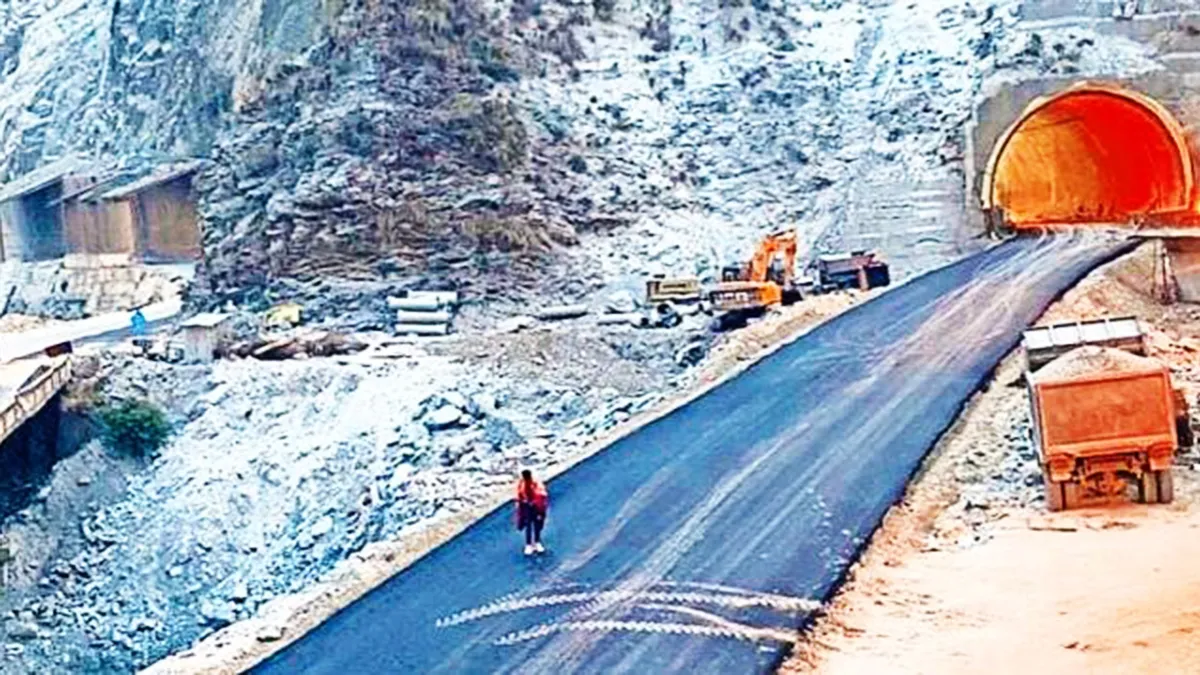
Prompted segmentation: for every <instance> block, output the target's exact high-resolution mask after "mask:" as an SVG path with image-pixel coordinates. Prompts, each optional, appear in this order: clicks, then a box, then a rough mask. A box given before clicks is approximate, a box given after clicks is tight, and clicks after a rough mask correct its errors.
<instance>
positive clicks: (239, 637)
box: [142, 292, 867, 675]
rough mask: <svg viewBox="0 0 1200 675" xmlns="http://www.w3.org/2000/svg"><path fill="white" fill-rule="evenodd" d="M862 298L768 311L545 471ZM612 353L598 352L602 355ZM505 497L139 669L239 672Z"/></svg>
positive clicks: (485, 360) (550, 346) (512, 344)
mask: <svg viewBox="0 0 1200 675" xmlns="http://www.w3.org/2000/svg"><path fill="white" fill-rule="evenodd" d="M865 297H867V295H866V294H861V293H857V292H849V293H838V294H833V295H828V296H815V297H812V298H809V299H808V300H806V301H805V302H804V303H802V304H800V305H796V306H793V307H789V308H784V309H781V310H780V311H778V312H775V313H772V314H770V315H768V316H766V317H764V318H763V319H762V320H760V321H757V322H754V323H752V324H751V325H750V326H748V327H747V328H745V329H743V330H740V331H736V332H733V333H729V334H726V335H723V336H721V337H720V338H719V339H718V340H717V341H716V345H715V346H714V347H713V350H712V351H711V352H710V354H709V356H708V358H706V359H705V361H704V363H703V364H702V365H701V366H700V367H699V368H696V369H693V370H692V371H689V375H688V376H687V378H686V381H685V382H680V389H679V394H678V395H677V396H673V397H671V398H669V399H667V400H664V401H663V402H662V403H661V404H660V405H658V406H656V407H654V408H653V409H650V410H647V411H645V412H644V413H642V414H639V415H635V416H633V417H631V418H630V419H628V420H627V421H626V422H624V423H622V424H620V425H619V426H617V427H615V428H613V429H611V430H609V431H608V432H607V433H604V434H602V435H600V436H598V437H596V438H595V439H593V441H592V443H590V444H589V445H588V446H587V447H585V448H582V449H581V450H580V451H579V452H573V453H571V454H570V455H569V456H564V457H562V458H560V461H559V462H558V463H556V464H555V465H552V467H551V468H550V469H549V470H548V472H547V474H548V475H551V476H552V475H555V474H557V473H561V472H562V471H565V470H566V469H567V468H569V467H570V466H572V465H573V464H574V463H576V462H578V461H580V460H582V459H584V458H585V457H587V456H589V455H591V454H593V453H595V452H597V451H599V450H600V449H602V448H604V447H606V446H607V445H609V444H611V443H612V442H614V441H615V440H616V439H618V438H620V437H622V436H624V435H625V434H628V433H630V432H631V431H633V430H634V429H636V428H638V427H640V426H643V425H645V424H646V423H648V422H649V421H651V420H653V419H656V418H658V417H661V416H663V415H665V414H667V413H668V412H669V411H670V410H673V409H675V408H677V407H679V406H681V405H683V404H684V403H686V402H687V401H688V400H691V399H693V398H695V397H697V396H700V395H701V394H703V393H704V392H705V391H707V390H709V389H711V388H712V387H714V386H716V385H717V384H719V383H720V382H722V381H724V380H725V379H727V378H729V377H732V376H733V375H735V374H736V373H737V372H740V370H742V369H744V368H746V367H749V366H750V365H751V364H752V363H754V362H755V361H757V360H758V359H760V358H762V357H763V356H765V355H766V354H768V353H770V352H771V351H773V350H775V349H778V348H779V347H780V346H782V345H783V344H786V343H787V342H789V341H791V340H794V339H796V338H797V337H799V336H800V335H802V334H803V333H804V332H805V331H806V330H809V329H811V328H812V327H814V326H815V325H817V324H819V323H820V322H822V321H824V320H825V319H828V318H830V317H832V316H834V315H836V314H839V313H841V312H843V311H845V310H847V309H849V308H850V307H852V306H854V305H855V304H857V303H858V302H860V301H861V300H862V299H864V298H865ZM560 337H561V336H560ZM599 339H601V338H595V337H579V336H577V335H575V336H570V337H569V338H568V339H567V341H566V343H565V344H566V347H564V346H563V344H559V342H560V341H559V340H554V339H553V337H552V336H551V334H550V333H547V332H545V331H535V332H533V333H530V334H521V335H520V336H509V337H506V338H504V339H502V340H499V341H496V342H494V343H493V348H492V349H489V350H484V349H483V343H479V342H476V341H468V342H466V343H464V345H461V346H457V347H455V348H454V351H455V352H456V353H457V354H458V355H459V356H462V357H467V358H470V359H473V361H474V364H473V365H475V366H476V367H481V368H489V369H490V368H495V367H497V366H498V365H499V364H500V363H502V362H504V361H508V360H509V359H510V358H511V357H513V355H514V354H518V353H519V354H521V355H522V356H526V357H527V356H528V355H529V354H537V355H539V356H540V357H541V358H543V359H544V360H545V362H546V363H547V364H548V365H550V364H557V363H560V362H561V363H562V364H563V365H564V366H565V367H570V366H569V365H568V364H570V363H571V359H570V353H569V352H570V347H571V346H577V345H579V344H584V343H587V344H589V345H591V346H593V347H594V346H595V345H594V343H595V342H596V340H599ZM564 350H565V351H564ZM606 351H607V350H603V349H602V350H599V352H600V353H603V352H606ZM560 352H561V353H560ZM595 354H597V350H594V349H593V350H592V351H591V352H588V353H587V356H586V357H585V358H597V357H596V356H595ZM580 356H584V355H583V354H581V355H580ZM558 357H562V360H561V361H558V360H556V359H557V358H558ZM622 375H626V376H629V377H636V376H637V373H636V371H634V370H630V371H629V372H627V373H622ZM508 498H509V491H508V487H507V484H505V485H504V486H502V487H500V488H497V489H496V490H494V491H493V493H492V497H491V498H489V499H482V500H479V501H477V502H476V503H475V505H474V506H473V507H472V508H470V509H466V510H462V511H459V512H456V513H454V514H452V515H447V516H435V517H434V518H432V519H430V520H429V521H427V522H426V523H424V524H423V525H421V526H419V527H418V528H415V529H414V530H412V531H410V532H407V533H405V535H404V536H402V537H400V538H399V539H396V540H393V541H384V542H379V543H375V544H370V545H368V546H367V547H365V548H364V549H363V550H362V551H360V552H358V553H355V554H353V555H352V556H351V557H350V558H349V559H348V560H346V561H344V562H342V563H340V564H339V565H338V566H337V567H336V568H335V569H334V570H333V571H332V572H331V573H329V574H328V575H326V576H325V577H324V579H323V580H322V581H321V583H318V584H315V585H313V586H311V587H309V588H307V589H305V590H304V591H302V592H300V593H297V594H293V595H288V596H283V597H280V598H277V599H275V600H273V601H271V602H268V603H266V604H265V605H264V606H263V607H262V608H261V609H260V610H259V611H258V613H257V614H256V615H255V616H254V617H253V618H251V619H248V620H246V621H241V622H239V623H236V624H234V625H232V626H230V627H228V628H226V629H224V630H222V631H220V632H218V633H216V634H214V635H212V636H211V637H209V638H207V639H205V640H203V641H201V642H200V643H199V644H197V645H196V646H195V647H193V648H192V649H188V650H186V651H184V652H181V653H179V654H176V655H175V656H172V657H170V658H168V659H164V660H162V661H159V662H158V663H156V664H154V665H153V666H151V667H150V668H147V669H146V670H144V671H142V672H143V673H145V674H147V675H174V674H177V673H178V674H182V673H189V674H191V673H237V672H242V671H243V670H245V669H247V668H249V667H251V666H252V665H253V664H255V663H257V662H259V661H260V660H262V659H264V658H266V657H267V656H269V655H270V654H272V653H274V652H276V651H278V650H279V649H281V648H282V647H283V646H285V645H286V644H288V643H289V642H291V641H293V640H295V639H297V638H299V637H300V636H301V635H303V634H304V633H305V632H307V631H308V630H311V629H312V628H313V627H315V626H317V625H318V624H320V623H321V622H322V621H323V620H325V619H326V618H328V617H329V616H331V615H332V614H333V613H334V612H336V611H337V610H338V609H339V608H341V607H344V606H345V605H347V604H349V603H350V602H353V601H354V600H355V599H356V598H358V597H361V596H362V595H364V594H365V593H367V592H368V591H370V590H371V589H372V588H374V587H376V586H378V585H379V584H381V583H383V582H384V581H386V580H387V579H388V578H389V577H391V576H392V575H394V574H396V573H397V572H399V571H400V570H402V569H404V568H405V567H407V566H408V565H409V564H411V563H412V562H413V561H415V560H417V559H418V558H420V557H421V556H422V555H424V554H425V553H427V552H428V551H430V550H432V549H433V548H434V547H436V546H438V545H439V544H441V543H442V542H444V541H446V540H448V539H450V538H451V537H453V536H454V535H455V534H457V533H458V532H460V531H461V530H463V529H465V528H466V527H468V526H470V524H471V523H473V522H474V521H475V520H477V519H478V518H480V517H482V516H483V515H485V514H486V513H488V512H489V511H491V510H492V509H494V508H496V507H497V506H498V505H500V504H503V503H504V502H505V501H507V500H508Z"/></svg>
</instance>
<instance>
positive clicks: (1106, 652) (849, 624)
mask: <svg viewBox="0 0 1200 675" xmlns="http://www.w3.org/2000/svg"><path fill="white" fill-rule="evenodd" d="M1154 259H1155V251H1154V250H1153V247H1152V246H1143V247H1142V248H1141V249H1139V250H1138V251H1136V252H1134V253H1132V254H1130V255H1128V256H1126V257H1124V258H1122V259H1120V260H1117V261H1114V262H1113V263H1110V264H1109V265H1106V266H1104V267H1102V268H1100V269H1098V270H1096V271H1095V272H1093V273H1092V274H1091V275H1090V276H1089V277H1087V278H1086V279H1085V280H1084V281H1082V282H1081V283H1080V284H1079V285H1078V286H1077V287H1076V288H1075V289H1073V290H1072V291H1070V292H1069V293H1067V294H1066V296H1065V297H1064V298H1063V299H1062V300H1061V301H1060V302H1058V303H1056V304H1055V305H1054V306H1053V307H1051V308H1050V309H1049V310H1048V311H1047V313H1046V314H1045V315H1044V317H1043V319H1042V322H1054V321H1059V320H1064V319H1068V318H1076V317H1078V318H1088V317H1093V316H1101V315H1105V314H1108V315H1121V314H1129V313H1133V314H1136V315H1138V316H1139V317H1140V318H1142V319H1143V320H1144V321H1145V322H1146V323H1147V324H1148V328H1149V331H1150V343H1151V351H1152V354H1153V355H1155V356H1157V357H1158V358H1161V359H1163V360H1164V361H1166V362H1167V363H1168V364H1169V365H1170V366H1171V367H1172V369H1173V371H1174V377H1175V383H1176V385H1177V386H1180V385H1182V386H1183V387H1184V388H1185V391H1187V395H1188V400H1189V401H1191V402H1192V404H1193V410H1192V414H1193V419H1196V412H1197V411H1196V409H1195V401H1196V391H1197V383H1198V382H1200V359H1197V353H1198V352H1197V345H1196V344H1195V340H1194V339H1193V338H1191V337H1188V336H1190V335H1194V334H1195V331H1196V328H1197V327H1200V312H1197V311H1196V310H1195V309H1194V308H1190V307H1187V306H1183V305H1176V306H1170V307H1164V306H1161V305H1158V304H1157V303H1156V302H1155V300H1154V298H1153V288H1152V285H1151V282H1152V279H1153V278H1154V277H1153V271H1154ZM1022 359H1023V355H1022V354H1020V353H1019V352H1018V353H1014V354H1012V355H1010V356H1009V357H1008V358H1007V359H1006V360H1005V362H1004V363H1003V364H1002V366H1001V367H1000V368H999V370H998V371H997V374H996V377H995V378H994V380H993V382H992V383H991V385H990V386H989V387H988V388H987V389H986V390H985V391H982V392H980V393H979V394H977V395H976V397H975V398H974V399H973V400H972V402H971V403H970V405H969V406H968V408H967V409H966V410H965V411H964V413H963V415H962V416H961V418H960V419H959V421H958V422H957V423H956V425H955V426H954V428H953V429H952V431H951V432H950V433H948V434H947V435H946V436H945V437H944V439H943V440H942V442H941V443H939V445H938V446H937V448H936V449H935V451H934V452H933V453H932V454H931V455H930V457H929V459H928V460H927V461H926V464H925V466H924V468H923V470H922V472H921V474H920V475H919V477H918V478H917V479H916V480H915V481H914V482H913V483H912V484H911V485H910V488H909V490H908V492H907V494H906V496H905V497H904V499H903V501H902V502H901V503H900V504H898V505H897V506H896V507H894V508H893V509H892V511H891V513H890V514H889V515H888V517H887V518H886V519H885V521H884V523H883V525H882V527H881V528H880V529H879V530H878V531H877V532H876V534H875V536H874V537H873V538H872V541H871V544H870V546H869V548H868V549H867V551H866V552H865V553H864V555H863V557H862V559H861V561H860V562H859V563H858V564H857V565H856V566H855V567H854V569H853V571H852V573H851V575H850V577H849V579H848V581H847V583H846V585H845V586H844V587H843V589H842V591H841V592H840V593H839V594H838V596H837V597H836V598H835V599H834V601H833V602H832V603H831V605H830V606H829V607H828V608H827V610H826V612H825V613H824V615H823V616H822V617H821V618H819V619H818V620H817V621H816V623H815V626H814V627H813V628H812V629H811V631H809V632H808V633H807V634H805V635H804V636H802V639H801V641H800V642H799V644H798V645H797V648H796V650H795V654H794V656H793V658H792V659H791V660H790V661H789V662H788V663H786V664H785V665H784V666H783V668H782V670H781V672H783V673H810V672H811V673H862V672H889V673H924V674H937V673H947V674H949V673H962V672H972V673H993V672H994V673H1010V672H1020V671H1022V670H1024V671H1026V672H1122V673H1141V672H1146V673H1150V672H1168V671H1169V672H1194V671H1197V670H1198V669H1200V642H1197V641H1196V639H1195V632H1196V631H1198V630H1200V613H1197V612H1196V611H1195V610H1194V608H1195V606H1196V604H1195V603H1196V600H1197V599H1200V596H1197V591H1196V589H1197V588H1200V570H1197V569H1196V567H1195V565H1194V564H1193V563H1194V560H1195V555H1196V554H1197V553H1198V552H1200V548H1198V546H1200V544H1197V539H1196V537H1195V534H1194V530H1195V529H1196V528H1200V508H1197V503H1198V502H1200V471H1198V469H1200V455H1197V453H1196V451H1195V449H1187V450H1186V451H1184V452H1182V453H1181V454H1180V456H1179V458H1178V465H1177V468H1176V486H1177V487H1176V502H1175V503H1174V504H1172V505H1170V506H1145V505H1137V504H1129V505H1120V506H1117V507H1113V508H1109V509H1096V510H1081V511H1072V512H1067V513H1059V514H1050V513H1048V512H1046V510H1045V506H1044V501H1043V498H1042V496H1041V491H1042V487H1041V478H1040V472H1039V471H1038V467H1037V462H1036V455H1035V453H1034V451H1033V448H1032V446H1031V441H1030V437H1029V413H1028V402H1027V398H1026V394H1025V391H1024V389H1023V387H1022V386H1020V380H1019V377H1020V374H1021V369H1022Z"/></svg>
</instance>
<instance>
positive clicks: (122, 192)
mask: <svg viewBox="0 0 1200 675" xmlns="http://www.w3.org/2000/svg"><path fill="white" fill-rule="evenodd" d="M203 166H204V162H202V161H200V160H193V161H190V162H183V163H180V164H169V165H167V166H161V167H159V168H157V169H155V170H154V171H153V172H152V173H151V174H150V175H148V176H144V177H142V178H140V179H138V180H135V181H133V182H132V183H129V184H128V185H122V186H121V187H118V188H114V189H112V190H109V191H108V192H105V193H104V194H102V195H100V198H101V199H109V200H117V199H128V198H130V197H132V196H134V195H136V194H137V193H139V192H144V191H146V190H149V189H151V188H155V187H158V186H159V185H163V184H164V183H170V182H171V181H173V180H176V179H178V178H183V177H184V176H188V175H191V174H193V173H196V172H197V171H199V170H200V169H201V168H203Z"/></svg>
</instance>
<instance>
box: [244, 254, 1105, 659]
mask: <svg viewBox="0 0 1200 675" xmlns="http://www.w3.org/2000/svg"><path fill="white" fill-rule="evenodd" d="M1125 248H1126V247H1125V246H1124V245H1121V244H1115V243H1113V242H1112V241H1111V240H1107V241H1105V240H1099V239H1094V238H1086V237H1083V236H1081V235H1080V236H1074V237H1069V238H1052V239H1043V240H1028V239H1027V240H1019V241H1011V242H1008V243H1006V244H1004V245H1002V246H999V247H997V248H994V249H991V250H989V251H987V252H984V253H982V254H979V255H976V256H974V257H972V258H969V259H967V260H964V261H962V262H960V263H957V264H955V265H952V266H950V267H947V268H944V269H941V270H938V271H936V272H933V273H930V274H928V275H925V276H923V277H921V278H918V279H915V280H913V281H912V282H910V283H908V284H906V285H904V286H901V287H898V288H896V289H893V290H892V291H891V292H889V293H886V294H884V295H883V296H880V297H879V298H877V299H875V300H873V301H871V302H869V303H866V304H864V305H861V306H859V307H857V308H855V309H853V310H851V311H849V312H847V313H846V314H844V315H842V316H840V317H838V318H836V319H834V320H832V321H830V322H828V323H826V324H824V325H822V326H820V327H819V328H817V329H815V330H813V331H812V332H811V333H809V334H808V335H806V336H804V337H803V338H801V339H800V340H798V341H796V342H794V343H792V344H790V345H788V346H786V347H784V348H782V349H780V350H779V351H777V352H775V353H774V354H772V355H771V356H769V357H767V358H765V359H763V360H762V361H760V362H759V363H758V364H756V365H754V366H753V367H751V368H750V369H749V370H747V371H746V372H745V373H743V374H742V375H740V376H739V377H736V378H734V379H733V380H731V381H729V382H726V383H725V384H723V385H721V386H719V387H717V388H715V389H714V390H712V391H711V392H709V393H708V394H706V395H704V396H702V397H700V398H699V399H697V400H695V401H693V402H691V403H689V404H687V405H685V406H683V407H682V408H680V409H678V410H676V411H674V412H673V413H671V414H670V415H667V416H666V417H663V418H662V419H659V420H657V421H655V422H653V423H651V424H649V425H647V426H646V427H644V428H642V429H640V430H638V431H637V432H635V433H633V434H631V435H629V436H628V437H626V438H624V439H622V440H620V441H618V442H616V443H615V444H614V445H612V446H611V447H609V448H608V449H606V450H604V451H603V452H600V453H598V454H597V455H595V456H593V457H591V458H590V459H588V460H586V461H584V462H583V463H581V464H579V465H578V466H576V467H574V468H573V469H571V470H570V471H568V472H566V473H565V474H563V475H561V476H559V477H558V478H557V479H555V480H554V481H552V482H551V484H550V486H549V487H550V493H551V509H550V517H549V520H548V523H547V528H546V543H547V545H548V547H549V549H550V550H549V552H548V553H547V554H546V555H544V556H541V557H536V558H525V557H523V556H522V553H521V541H520V538H519V536H518V533H517V532H516V531H515V527H514V521H513V516H512V513H511V509H508V508H504V509H500V510H499V511H496V512H493V513H492V514H490V515H489V516H487V517H486V518H484V519H483V520H481V521H480V522H478V523H477V524H475V525H474V526H473V527H471V528H470V529H468V530H467V531H465V532H463V533H462V534H461V535H459V536H458V537H456V538H454V539H453V540H451V541H450V542H448V543H446V544H445V545H443V546H441V547H440V548H438V549H436V550H434V551H433V552H432V553H430V554H429V555H428V556H426V557H425V558H423V559H422V560H420V561H418V562H417V563H416V564H414V565H413V566H411V567H410V568H408V569H407V570H405V571H404V572H402V573H400V574H399V575H397V576H396V577H394V578H393V579H391V580H390V581H388V582H387V583H385V584H384V585H383V586H381V587H379V588H378V589H376V590H375V591H373V592H371V593H369V594H368V595H366V596H365V597H363V598H362V599H361V600H359V601H358V602H356V603H354V604H352V605H350V606H349V607H347V608H345V609H344V610H342V611H341V612H340V613H338V614H337V615H335V616H334V617H333V618H331V619H330V620H329V621H327V622H326V623H325V624H323V625H321V626H319V627H318V628H317V629H315V630H313V631H312V632H311V633H309V634H308V635H307V636H305V637H303V638H301V639H300V640H299V641H297V642H296V643H295V644H293V645H291V646H290V647H288V648H287V649H285V650H284V651H283V652H281V653H279V654H277V655H276V656H275V657H273V658H271V659H270V660H268V661H266V662H265V663H263V664H261V665H260V666H258V667H257V668H256V669H255V671H254V672H257V673H261V674H263V675H275V674H278V675H295V674H298V673H312V674H322V675H347V674H350V673H381V674H382V673H566V672H586V673H614V672H637V673H677V672H682V673H749V672H761V671H766V670H770V669H771V668H773V667H775V666H776V665H777V664H778V662H779V661H780V659H781V658H782V657H783V656H784V655H785V654H786V652H787V650H788V649H789V647H790V642H791V641H792V640H793V639H794V636H795V630H796V628H797V627H798V626H799V625H801V624H802V623H803V621H804V619H805V616H806V614H807V612H809V611H811V607H812V605H813V603H814V602H818V601H822V600H824V599H826V598H828V597H829V595H830V594H831V593H832V592H833V590H834V589H835V588H836V586H837V584H838V583H840V581H841V579H842V576H843V574H844V573H845V571H846V569H847V567H848V566H849V564H850V562H851V560H852V558H853V557H854V556H855V555H856V554H857V553H858V551H859V550H860V548H861V547H862V545H863V542H864V541H865V540H866V539H867V538H868V537H869V536H870V534H871V533H872V531H873V530H874V529H875V527H876V526H877V525H878V524H879V522H880V520H881V519H882V517H883V515H884V513H885V512H886V511H887V509H888V508H889V507H890V506H891V505H892V504H893V503H895V502H896V501H897V500H898V499H899V498H900V496H901V495H902V494H903V492H904V489H905V486H906V483H907V481H908V479H909V478H910V476H911V475H912V473H913V472H914V471H915V470H916V469H917V467H918V465H919V464H920V462H921V460H922V458H923V457H924V456H925V454H926V453H927V452H928V451H929V449H930V448H931V447H932V446H933V444H934V443H935V442H936V441H937V439H938V437H939V436H940V435H941V434H942V433H943V432H944V431H945V430H946V429H947V427H948V426H949V425H950V424H951V422H952V421H953V420H954V418H955V417H956V415H957V414H958V412H959V411H960V409H961V407H962V405H963V404H964V402H965V401H966V400H967V398H968V397H970V396H971V394H972V393H973V392H974V391H975V390H976V389H977V388H978V387H979V386H980V385H981V383H983V382H984V381H985V380H986V379H987V377H988V376H989V374H990V372H991V371H992V370H993V369H994V368H995V366H996V364H997V363H999V361H1000V359H1001V358H1002V357H1003V356H1004V355H1005V354H1006V353H1007V352H1008V351H1009V350H1011V349H1012V348H1013V347H1014V346H1015V345H1016V343H1017V342H1018V340H1019V338H1020V333H1021V331H1022V330H1023V329H1024V328H1025V327H1026V326H1027V325H1028V324H1029V323H1030V322H1031V321H1032V320H1034V319H1035V318H1036V317H1037V316H1038V315H1039V314H1040V313H1041V312H1042V311H1043V310H1044V308H1045V307H1046V306H1047V305H1048V304H1049V303H1050V302H1051V301H1053V299H1054V298H1055V297H1057V296H1058V295H1059V294H1061V293H1062V292H1063V291H1064V290H1065V289H1067V288H1069V287H1070V286H1071V285H1073V284H1074V283H1075V281H1077V280H1078V279H1079V278H1080V277H1081V276H1083V275H1084V274H1085V273H1087V272H1088V271H1089V270H1091V269H1092V268H1093V267H1095V266H1096V265H1097V264H1099V263H1101V262H1103V261H1105V260H1107V259H1110V258H1112V257H1113V256H1114V255H1116V254H1117V253H1118V252H1119V251H1121V250H1125Z"/></svg>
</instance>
